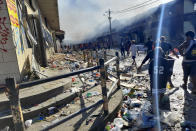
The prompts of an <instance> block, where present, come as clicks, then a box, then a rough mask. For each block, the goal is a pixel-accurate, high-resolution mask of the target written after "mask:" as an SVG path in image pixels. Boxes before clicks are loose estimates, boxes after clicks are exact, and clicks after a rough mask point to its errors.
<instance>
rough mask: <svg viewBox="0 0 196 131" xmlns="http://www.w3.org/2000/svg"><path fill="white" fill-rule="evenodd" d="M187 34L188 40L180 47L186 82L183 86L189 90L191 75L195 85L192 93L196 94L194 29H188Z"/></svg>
mask: <svg viewBox="0 0 196 131" xmlns="http://www.w3.org/2000/svg"><path fill="white" fill-rule="evenodd" d="M185 35H186V41H185V42H183V43H182V44H181V45H180V46H179V47H178V49H179V52H180V54H181V55H182V56H183V61H182V68H183V74H184V77H183V81H184V83H183V85H182V87H183V88H184V89H185V90H187V84H188V77H190V79H191V82H192V83H193V86H194V88H193V89H192V93H193V94H196V57H195V56H196V55H195V52H196V47H195V46H196V45H195V44H196V40H194V37H195V33H194V32H193V31H188V32H187V33H186V34H185ZM192 47H194V48H192ZM188 54H191V55H192V58H190V57H188Z"/></svg>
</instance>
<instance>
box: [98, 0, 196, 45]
mask: <svg viewBox="0 0 196 131" xmlns="http://www.w3.org/2000/svg"><path fill="white" fill-rule="evenodd" d="M160 14H161V7H159V8H158V9H157V10H156V11H154V13H152V14H151V15H150V16H147V17H146V16H145V17H140V19H139V20H137V21H135V22H134V23H132V24H131V25H129V26H126V27H125V28H123V29H121V30H120V31H118V32H113V33H112V39H113V41H114V45H116V46H117V45H119V43H120V41H121V39H122V38H123V39H129V40H131V39H132V40H133V39H134V40H136V42H137V43H141V44H142V43H145V42H146V41H147V38H148V37H151V38H152V39H153V40H156V37H157V30H158V25H159V21H160ZM195 14H196V0H175V1H172V2H170V3H167V4H166V5H165V11H164V16H163V24H162V32H161V33H162V35H164V36H166V38H167V41H168V42H170V43H171V44H172V45H173V46H174V47H175V46H177V45H178V44H180V43H181V42H183V40H184V34H185V32H187V31H188V30H192V31H194V32H195V31H196V20H195V19H194V17H195ZM106 36H107V35H103V36H102V37H106ZM100 38H101V37H100Z"/></svg>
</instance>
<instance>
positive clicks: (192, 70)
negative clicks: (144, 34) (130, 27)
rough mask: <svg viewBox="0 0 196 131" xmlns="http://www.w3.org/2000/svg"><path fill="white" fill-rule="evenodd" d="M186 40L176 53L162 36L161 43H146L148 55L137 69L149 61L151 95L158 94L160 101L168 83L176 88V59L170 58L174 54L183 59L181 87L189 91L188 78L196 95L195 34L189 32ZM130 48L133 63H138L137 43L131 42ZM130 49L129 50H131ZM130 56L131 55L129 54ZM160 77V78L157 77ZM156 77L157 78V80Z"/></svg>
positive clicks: (123, 52) (123, 54) (123, 53)
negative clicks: (173, 80)
mask: <svg viewBox="0 0 196 131" xmlns="http://www.w3.org/2000/svg"><path fill="white" fill-rule="evenodd" d="M185 37H186V40H185V41H184V42H183V43H182V44H180V45H179V46H178V47H176V48H177V49H178V51H179V52H176V50H174V48H173V47H172V45H171V44H169V43H167V42H166V38H165V37H164V36H162V37H161V38H160V42H158V43H155V42H153V41H152V40H151V38H148V41H147V42H146V43H145V47H146V48H147V55H146V56H145V58H144V60H143V61H142V63H141V65H140V66H139V67H138V68H137V70H138V71H140V70H141V68H142V66H143V65H144V64H145V63H146V62H147V61H148V60H149V70H148V71H149V76H150V87H151V93H152V95H153V93H155V92H158V93H159V96H160V99H161V97H162V96H163V95H164V93H165V91H166V86H167V83H169V84H170V87H174V85H173V83H172V81H171V76H172V74H173V66H174V58H172V57H171V56H170V53H171V52H172V53H173V55H175V56H176V57H177V58H179V56H178V54H180V55H181V56H182V57H183V61H182V69H183V84H182V85H181V87H182V88H183V89H184V90H187V84H188V77H190V81H191V82H192V85H193V89H192V93H193V94H196V40H194V37H195V33H194V32H193V31H188V32H187V33H186V34H185ZM129 43H130V46H128V47H129V48H130V47H131V48H133V49H131V51H133V52H132V58H133V63H136V61H135V57H136V52H137V48H136V46H135V41H130V42H129ZM124 44H126V43H124V42H121V54H122V56H125V50H126V48H124V47H126V46H124ZM129 48H128V49H129ZM127 55H129V53H127ZM157 76H158V77H157ZM155 77H157V78H156V79H155ZM155 81H158V85H156V84H155Z"/></svg>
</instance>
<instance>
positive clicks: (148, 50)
mask: <svg viewBox="0 0 196 131" xmlns="http://www.w3.org/2000/svg"><path fill="white" fill-rule="evenodd" d="M144 46H145V47H146V48H147V54H148V53H149V52H150V51H151V50H152V47H153V41H152V40H151V38H150V37H149V38H148V41H147V42H146V43H145V44H144Z"/></svg>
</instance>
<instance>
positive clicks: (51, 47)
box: [0, 0, 64, 84]
mask: <svg viewBox="0 0 196 131" xmlns="http://www.w3.org/2000/svg"><path fill="white" fill-rule="evenodd" d="M0 7H1V8H0V15H1V17H0V20H1V22H0V24H1V28H0V30H1V32H0V34H1V35H0V40H1V43H0V84H4V83H5V79H6V78H8V77H15V78H16V80H17V82H21V81H22V80H23V78H24V76H26V75H28V73H29V72H31V71H32V69H35V70H36V69H39V65H41V66H47V59H48V58H49V57H50V56H51V55H53V54H54V52H55V50H56V51H57V45H56V41H57V40H59V39H61V38H59V37H58V35H59V34H56V32H59V30H60V25H59V15H58V2H57V0H1V1H0ZM62 34H64V32H61V34H60V35H62Z"/></svg>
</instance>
